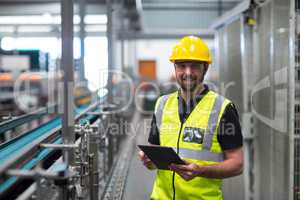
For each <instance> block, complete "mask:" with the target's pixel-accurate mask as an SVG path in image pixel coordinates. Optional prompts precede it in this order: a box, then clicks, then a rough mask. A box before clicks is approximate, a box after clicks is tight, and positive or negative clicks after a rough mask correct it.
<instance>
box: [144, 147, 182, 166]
mask: <svg viewBox="0 0 300 200" xmlns="http://www.w3.org/2000/svg"><path fill="white" fill-rule="evenodd" d="M138 147H139V148H140V149H141V150H142V151H143V152H144V153H145V154H146V155H147V156H148V158H149V159H150V160H151V161H152V162H153V163H154V164H155V166H156V167H157V168H158V169H164V170H169V165H170V164H171V163H174V164H183V165H184V164H185V163H184V161H183V160H181V158H180V157H179V156H178V155H177V154H176V152H175V151H174V149H173V148H171V147H164V146H152V145H138Z"/></svg>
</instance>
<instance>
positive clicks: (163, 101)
mask: <svg viewBox="0 0 300 200" xmlns="http://www.w3.org/2000/svg"><path fill="white" fill-rule="evenodd" d="M169 96H170V95H164V96H162V97H161V100H160V101H159V104H158V107H157V109H156V111H155V118H156V126H157V128H158V130H159V128H160V125H161V121H162V114H163V110H164V107H165V105H166V102H167V100H168V98H169Z"/></svg>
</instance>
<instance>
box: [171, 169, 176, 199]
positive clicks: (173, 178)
mask: <svg viewBox="0 0 300 200" xmlns="http://www.w3.org/2000/svg"><path fill="white" fill-rule="evenodd" d="M172 189H173V200H175V194H176V193H175V172H173V177H172Z"/></svg>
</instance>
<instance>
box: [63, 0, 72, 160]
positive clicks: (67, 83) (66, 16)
mask: <svg viewBox="0 0 300 200" xmlns="http://www.w3.org/2000/svg"><path fill="white" fill-rule="evenodd" d="M73 12H74V10H73V0H62V1H61V25H62V58H61V67H62V69H63V72H64V76H63V77H64V82H63V83H64V85H63V86H64V87H63V91H64V98H63V107H64V113H63V114H62V137H63V143H64V144H73V143H74V141H75V134H74V114H73V108H74V106H73V105H74V100H73V99H74V97H73V89H74V70H73V26H74V24H73ZM72 152H73V151H72V150H70V151H65V152H64V153H63V159H64V162H66V164H67V165H69V164H72V163H73V162H74V158H73V157H74V156H73V153H72Z"/></svg>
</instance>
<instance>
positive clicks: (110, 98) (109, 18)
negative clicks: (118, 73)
mask: <svg viewBox="0 0 300 200" xmlns="http://www.w3.org/2000/svg"><path fill="white" fill-rule="evenodd" d="M112 12H113V8H112V0H106V13H107V31H106V36H107V51H108V80H107V85H108V102H110V103H112V101H113V96H112V87H113V85H112V73H109V71H110V70H113V69H114V63H113V58H114V52H113V19H112Z"/></svg>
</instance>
